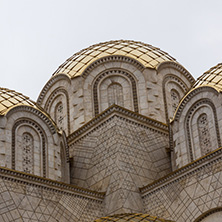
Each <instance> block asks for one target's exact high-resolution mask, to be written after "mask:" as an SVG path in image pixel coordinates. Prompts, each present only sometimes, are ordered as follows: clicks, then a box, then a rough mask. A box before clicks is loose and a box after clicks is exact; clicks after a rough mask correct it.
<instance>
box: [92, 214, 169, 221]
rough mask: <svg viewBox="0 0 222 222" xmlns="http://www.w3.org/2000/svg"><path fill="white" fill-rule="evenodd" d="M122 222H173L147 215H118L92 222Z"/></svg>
mask: <svg viewBox="0 0 222 222" xmlns="http://www.w3.org/2000/svg"><path fill="white" fill-rule="evenodd" d="M111 221H116V222H124V221H131V222H140V221H141V222H153V221H155V222H173V221H171V220H165V219H161V218H158V217H155V216H151V215H149V214H140V213H138V214H118V215H113V216H107V217H102V218H100V219H97V220H95V221H94V222H111Z"/></svg>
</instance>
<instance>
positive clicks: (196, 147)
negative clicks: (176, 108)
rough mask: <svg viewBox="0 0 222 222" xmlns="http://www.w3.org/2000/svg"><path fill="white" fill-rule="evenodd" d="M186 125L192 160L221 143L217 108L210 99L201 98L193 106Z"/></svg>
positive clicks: (186, 119) (190, 158)
mask: <svg viewBox="0 0 222 222" xmlns="http://www.w3.org/2000/svg"><path fill="white" fill-rule="evenodd" d="M185 127H186V138H187V147H188V153H189V160H190V161H193V160H195V159H198V158H200V157H201V156H203V155H206V154H207V153H209V152H211V151H213V150H214V149H217V148H218V147H219V146H220V145H221V143H220V135H219V128H218V120H217V114H216V109H215V106H214V104H213V103H212V101H210V100H209V99H202V100H199V101H197V102H196V103H195V104H193V105H192V106H191V108H190V109H189V111H188V112H187V115H186V118H185Z"/></svg>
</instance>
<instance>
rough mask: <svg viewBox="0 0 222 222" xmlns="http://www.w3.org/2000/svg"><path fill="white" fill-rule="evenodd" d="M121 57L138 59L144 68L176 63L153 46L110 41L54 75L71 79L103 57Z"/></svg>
mask: <svg viewBox="0 0 222 222" xmlns="http://www.w3.org/2000/svg"><path fill="white" fill-rule="evenodd" d="M111 55H120V56H127V57H131V58H133V59H136V60H137V61H138V62H140V63H141V64H142V65H144V67H149V68H156V67H157V66H158V65H159V64H160V63H162V62H164V61H176V60H175V59H174V58H173V57H171V56H170V55H169V54H167V53H166V52H163V51H162V50H160V49H159V48H156V47H154V46H152V45H148V44H145V43H142V42H136V41H132V40H117V41H108V42H103V43H99V44H96V45H92V46H90V47H88V48H86V49H83V50H81V51H80V52H77V53H75V54H74V55H73V56H71V57H70V58H69V59H67V60H66V61H65V62H64V63H63V64H62V65H60V66H59V68H58V69H57V70H56V71H55V72H54V74H53V75H56V74H59V73H63V74H67V75H68V76H69V77H70V78H73V77H75V76H79V75H81V74H82V73H83V71H84V70H85V68H86V67H87V66H88V65H89V64H91V63H93V62H94V61H96V60H97V59H100V58H102V57H106V56H111Z"/></svg>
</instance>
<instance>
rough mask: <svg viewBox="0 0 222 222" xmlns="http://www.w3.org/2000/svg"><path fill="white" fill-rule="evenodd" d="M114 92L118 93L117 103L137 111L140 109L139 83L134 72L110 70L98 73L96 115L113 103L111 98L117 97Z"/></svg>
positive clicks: (95, 98) (95, 99) (95, 90)
mask: <svg viewBox="0 0 222 222" xmlns="http://www.w3.org/2000/svg"><path fill="white" fill-rule="evenodd" d="M114 88H116V89H114ZM114 90H115V92H114ZM117 93H119V95H117ZM114 94H116V103H117V105H121V104H122V105H123V106H124V107H125V108H127V109H131V110H134V111H135V112H138V111H139V108H138V97H137V85H136V80H135V79H134V77H133V76H132V74H130V73H128V72H126V71H123V70H109V71H105V72H103V73H101V74H100V75H98V76H97V78H96V79H95V81H94V83H93V102H94V114H95V115H98V114H99V113H100V112H102V111H104V110H105V109H106V108H108V107H109V106H110V105H111V100H112V98H114V97H115V95H114ZM121 94H122V95H121ZM117 97H118V99H117ZM121 98H122V99H121ZM117 100H118V101H117ZM121 100H122V101H121ZM114 102H115V100H114ZM118 102H119V104H118Z"/></svg>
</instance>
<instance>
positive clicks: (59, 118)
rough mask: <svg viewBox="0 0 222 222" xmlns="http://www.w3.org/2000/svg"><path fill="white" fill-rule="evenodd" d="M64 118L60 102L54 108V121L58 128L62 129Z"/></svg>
mask: <svg viewBox="0 0 222 222" xmlns="http://www.w3.org/2000/svg"><path fill="white" fill-rule="evenodd" d="M63 120H64V108H63V104H62V103H61V102H60V103H59V105H58V106H57V108H56V122H57V125H58V127H59V128H60V129H63V122H64V121H63Z"/></svg>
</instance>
